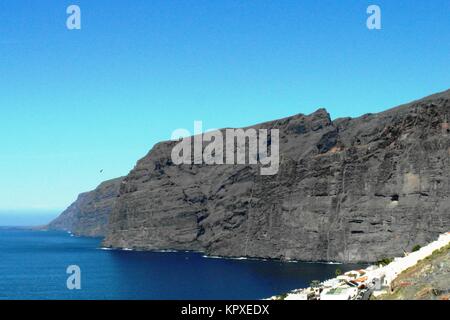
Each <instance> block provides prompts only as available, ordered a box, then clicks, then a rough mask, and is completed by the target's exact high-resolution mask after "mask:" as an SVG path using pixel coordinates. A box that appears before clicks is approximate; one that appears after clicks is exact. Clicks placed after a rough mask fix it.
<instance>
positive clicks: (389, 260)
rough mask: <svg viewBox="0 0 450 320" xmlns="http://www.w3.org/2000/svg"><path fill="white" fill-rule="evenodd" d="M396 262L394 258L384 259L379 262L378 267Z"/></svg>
mask: <svg viewBox="0 0 450 320" xmlns="http://www.w3.org/2000/svg"><path fill="white" fill-rule="evenodd" d="M392 261H394V258H383V259H381V260H378V262H377V265H380V264H381V265H382V266H387V265H388V264H389V263H391V262H392Z"/></svg>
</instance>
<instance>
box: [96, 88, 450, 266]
mask: <svg viewBox="0 0 450 320" xmlns="http://www.w3.org/2000/svg"><path fill="white" fill-rule="evenodd" d="M449 120H450V90H449V91H446V92H442V93H439V94H435V95H432V96H429V97H426V98H424V99H422V100H418V101H415V102H412V103H409V104H406V105H402V106H399V107H396V108H393V109H390V110H388V111H385V112H382V113H378V114H367V115H364V116H362V117H359V118H354V119H352V118H341V119H336V120H334V121H332V120H331V119H330V116H329V114H328V113H327V111H326V110H324V109H319V110H317V111H316V112H314V113H313V114H310V115H303V114H299V115H296V116H293V117H289V118H285V119H281V120H277V121H271V122H267V123H263V124H260V125H257V126H254V128H266V129H269V130H270V129H273V128H277V129H279V130H280V157H281V158H280V168H279V172H278V174H276V175H273V176H262V175H260V171H259V166H258V165H206V164H203V165H174V164H173V163H172V161H171V150H172V148H173V146H174V145H175V144H176V142H173V141H168V142H162V143H159V144H157V145H155V146H154V148H153V149H152V150H151V151H150V152H149V154H148V155H146V156H145V157H144V158H143V159H141V160H139V161H138V163H137V165H136V166H135V168H134V169H133V170H132V171H131V172H130V173H129V174H128V176H127V177H125V178H124V180H123V182H122V184H121V186H120V191H119V197H118V198H117V200H116V204H115V206H114V209H113V210H112V213H111V217H110V224H109V227H108V230H107V234H106V238H105V240H104V245H105V246H109V247H119V248H125V247H126V248H134V249H139V250H153V249H179V250H200V251H204V252H206V253H207V254H211V255H221V256H247V257H263V258H279V259H295V260H307V261H341V262H362V261H364V262H372V261H377V260H379V259H380V258H383V257H389V256H398V255H400V254H402V252H403V250H410V249H411V248H412V246H414V245H417V244H419V245H420V244H426V243H428V242H429V241H431V240H433V239H434V238H435V237H436V236H437V235H439V234H440V233H442V232H444V231H447V230H448V228H449V226H450V198H449V197H450V123H449Z"/></svg>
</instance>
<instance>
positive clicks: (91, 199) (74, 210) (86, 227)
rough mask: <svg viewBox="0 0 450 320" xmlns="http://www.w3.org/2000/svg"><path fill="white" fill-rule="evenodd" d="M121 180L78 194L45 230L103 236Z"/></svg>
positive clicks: (106, 182) (102, 184) (107, 182)
mask: <svg viewBox="0 0 450 320" xmlns="http://www.w3.org/2000/svg"><path fill="white" fill-rule="evenodd" d="M122 179H123V178H117V179H113V180H109V181H105V182H103V183H101V184H100V185H99V186H98V187H97V188H96V189H95V190H93V191H90V192H86V193H82V194H80V195H79V196H78V198H77V200H76V201H75V202H74V203H72V204H71V205H70V206H69V207H68V208H67V209H66V210H65V211H64V212H63V213H61V215H60V216H59V217H57V218H56V219H55V220H53V221H52V222H50V223H49V224H48V225H47V226H46V229H49V230H64V231H70V232H72V233H73V234H75V235H79V236H88V237H101V236H104V235H105V234H106V228H107V226H108V218H109V215H110V213H111V210H112V208H113V206H114V202H115V200H116V198H117V196H118V194H119V187H120V183H121V181H122Z"/></svg>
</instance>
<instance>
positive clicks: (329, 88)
mask: <svg viewBox="0 0 450 320" xmlns="http://www.w3.org/2000/svg"><path fill="white" fill-rule="evenodd" d="M70 4H77V5H79V6H80V8H81V13H82V29H81V30H72V31H69V30H67V28H66V18H67V14H66V8H67V7H68V6H69V5H70ZM370 4H377V5H379V6H380V7H381V10H382V30H372V31H370V30H368V29H367V28H366V19H367V14H366V8H367V7H368V5H370ZM449 15H450V2H449V1H448V0H433V1H410V0H408V1H407V0H399V1H362V0H361V1H356V0H352V1H340V0H334V1H331V0H327V1H323V0H321V1H317V0H315V1H313V0H296V1H283V0H278V1H265V0H258V1H250V0H247V1H233V0H223V1H219V0H216V1H211V0H195V1H194V0H183V1H170V0H161V1H159V0H152V1H148V0H128V1H124V0H120V1H119V0H115V1H114V0H109V1H106V0H96V1H92V0H89V1H87V0H86V1H84V0H71V1H55V0H40V1H25V0H2V1H1V2H0V90H1V93H0V108H1V125H0V136H1V152H0V176H1V183H0V209H1V210H9V209H25V210H28V209H29V210H31V209H34V210H38V209H40V210H50V209H54V210H59V209H62V208H64V207H66V206H68V205H69V204H70V203H71V202H72V201H73V200H74V199H75V198H76V196H77V194H78V193H80V192H83V191H87V190H89V189H92V188H94V187H95V186H96V185H97V184H99V183H100V182H101V181H103V180H106V179H109V178H114V177H117V176H120V175H125V174H127V173H128V172H129V170H130V169H132V167H133V166H134V164H135V162H136V161H137V160H138V159H139V158H140V157H142V156H144V155H145V154H146V153H147V152H148V151H149V149H150V148H151V147H152V146H153V144H154V143H156V142H158V141H160V140H167V139H169V138H170V135H171V133H172V131H173V130H175V129H177V128H187V129H191V130H192V127H193V121H194V120H202V121H203V123H204V127H206V128H219V127H228V126H230V127H239V126H245V125H250V124H255V123H258V122H262V121H267V120H271V119H276V118H281V117H285V116H289V115H293V114H297V113H310V112H313V111H314V110H316V109H317V108H319V107H325V108H327V110H328V111H329V112H330V114H331V116H332V117H333V118H337V117H341V116H358V115H362V114H364V113H367V112H377V111H381V110H384V109H386V108H388V107H391V106H395V105H397V104H400V103H403V102H408V101H410V100H413V99H416V98H420V97H422V96H425V95H428V94H431V93H434V92H437V91H442V90H445V89H448V88H449V87H450V72H449V70H450V32H449V31H450V19H449ZM101 169H103V170H104V171H103V173H100V170H101Z"/></svg>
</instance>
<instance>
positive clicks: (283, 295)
mask: <svg viewBox="0 0 450 320" xmlns="http://www.w3.org/2000/svg"><path fill="white" fill-rule="evenodd" d="M287 296H288V294H287V293H283V294H280V295H279V296H276V297H275V300H284V299H286V298H287Z"/></svg>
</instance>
